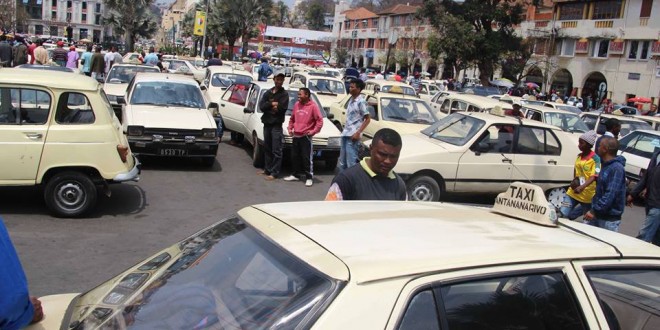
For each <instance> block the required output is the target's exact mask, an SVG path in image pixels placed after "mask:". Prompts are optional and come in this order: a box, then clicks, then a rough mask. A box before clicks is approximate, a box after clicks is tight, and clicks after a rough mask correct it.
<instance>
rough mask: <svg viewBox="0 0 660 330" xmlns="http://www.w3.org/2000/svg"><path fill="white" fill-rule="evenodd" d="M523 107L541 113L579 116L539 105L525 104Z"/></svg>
mask: <svg viewBox="0 0 660 330" xmlns="http://www.w3.org/2000/svg"><path fill="white" fill-rule="evenodd" d="M522 107H523V108H528V109H534V110H538V111H541V112H556V113H563V114H567V115H575V116H577V114H576V113H574V112H570V111H566V110H561V109H555V108H551V107H546V106H543V105H537V104H523V105H522Z"/></svg>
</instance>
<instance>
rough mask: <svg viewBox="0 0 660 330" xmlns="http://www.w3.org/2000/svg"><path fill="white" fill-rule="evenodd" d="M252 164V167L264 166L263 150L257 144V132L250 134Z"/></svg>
mask: <svg viewBox="0 0 660 330" xmlns="http://www.w3.org/2000/svg"><path fill="white" fill-rule="evenodd" d="M252 165H254V167H263V166H264V150H263V147H262V146H261V145H259V139H258V138H257V134H253V135H252Z"/></svg>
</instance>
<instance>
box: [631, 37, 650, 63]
mask: <svg viewBox="0 0 660 330" xmlns="http://www.w3.org/2000/svg"><path fill="white" fill-rule="evenodd" d="M650 44H651V42H650V41H643V40H631V41H630V43H629V46H628V59H629V60H647V59H648V58H649V47H650Z"/></svg>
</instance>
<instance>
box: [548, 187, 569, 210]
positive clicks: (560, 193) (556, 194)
mask: <svg viewBox="0 0 660 330" xmlns="http://www.w3.org/2000/svg"><path fill="white" fill-rule="evenodd" d="M564 196H566V188H555V189H552V190H550V192H549V193H548V202H549V203H550V204H551V205H552V206H554V207H555V209H558V208H560V207H561V203H562V202H563V201H564Z"/></svg>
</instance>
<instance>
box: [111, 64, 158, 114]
mask: <svg viewBox="0 0 660 330" xmlns="http://www.w3.org/2000/svg"><path fill="white" fill-rule="evenodd" d="M127 55H128V54H127ZM138 72H153V73H159V72H160V69H158V67H155V66H149V65H136V64H115V65H113V66H112V68H110V71H109V72H108V74H107V75H106V77H105V83H104V84H103V91H104V92H105V95H107V96H108V101H110V105H112V109H113V110H114V111H115V115H116V116H117V118H119V121H121V120H122V117H121V104H119V103H117V97H119V96H124V95H125V94H126V87H128V83H129V82H131V80H132V79H133V77H135V74H136V73H138Z"/></svg>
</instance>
